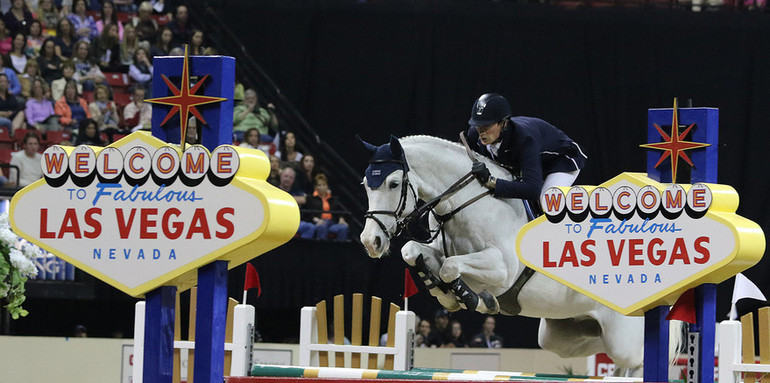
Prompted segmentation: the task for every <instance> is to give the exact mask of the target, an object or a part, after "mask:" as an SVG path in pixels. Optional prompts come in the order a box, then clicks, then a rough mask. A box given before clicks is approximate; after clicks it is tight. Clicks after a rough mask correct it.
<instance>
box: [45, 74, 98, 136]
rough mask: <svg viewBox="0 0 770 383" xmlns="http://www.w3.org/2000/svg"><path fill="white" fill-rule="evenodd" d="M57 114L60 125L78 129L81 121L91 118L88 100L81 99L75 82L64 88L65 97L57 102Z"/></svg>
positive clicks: (55, 108)
mask: <svg viewBox="0 0 770 383" xmlns="http://www.w3.org/2000/svg"><path fill="white" fill-rule="evenodd" d="M54 110H55V111H56V114H58V115H59V116H61V117H60V119H59V123H61V125H62V126H66V127H70V128H76V127H78V125H79V124H80V121H83V120H85V119H86V118H91V112H90V111H89V110H88V104H87V103H86V100H84V99H83V98H82V97H79V94H78V88H77V84H76V83H75V81H69V82H68V83H67V85H65V87H64V96H62V97H61V98H60V99H59V100H57V101H56V104H55V105H54Z"/></svg>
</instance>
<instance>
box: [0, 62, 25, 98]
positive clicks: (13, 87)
mask: <svg viewBox="0 0 770 383" xmlns="http://www.w3.org/2000/svg"><path fill="white" fill-rule="evenodd" d="M6 61H8V58H7V57H6V56H5V55H0V69H1V70H0V73H4V74H5V77H7V78H8V91H9V92H11V94H12V95H14V96H18V95H20V94H21V83H19V77H17V76H16V71H15V70H13V69H11V68H8V67H6V66H5V62H6Z"/></svg>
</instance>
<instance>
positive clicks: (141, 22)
mask: <svg viewBox="0 0 770 383" xmlns="http://www.w3.org/2000/svg"><path fill="white" fill-rule="evenodd" d="M151 16H152V3H151V2H149V1H143V2H142V3H141V4H139V12H138V13H137V17H134V19H133V20H132V23H133V24H134V27H136V36H137V38H139V40H140V41H147V42H149V43H150V44H152V43H154V42H155V35H156V34H157V33H158V23H157V22H156V21H155V19H153V18H152V17H151Z"/></svg>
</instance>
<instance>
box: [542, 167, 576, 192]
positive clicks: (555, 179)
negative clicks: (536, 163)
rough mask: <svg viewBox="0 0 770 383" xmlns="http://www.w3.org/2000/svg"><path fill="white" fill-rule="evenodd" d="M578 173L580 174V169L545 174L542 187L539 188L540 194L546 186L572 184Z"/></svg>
mask: <svg viewBox="0 0 770 383" xmlns="http://www.w3.org/2000/svg"><path fill="white" fill-rule="evenodd" d="M578 174H580V169H578V170H575V171H572V172H569V173H561V172H558V173H551V174H549V175H547V176H546V177H545V180H544V181H543V188H542V189H540V195H541V196H542V195H543V194H544V193H545V191H546V190H548V188H550V187H553V186H572V183H573V182H575V179H576V178H577V176H578Z"/></svg>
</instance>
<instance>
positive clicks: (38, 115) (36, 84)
mask: <svg viewBox="0 0 770 383" xmlns="http://www.w3.org/2000/svg"><path fill="white" fill-rule="evenodd" d="M47 88H48V85H47V84H46V83H45V81H43V79H41V78H36V79H34V80H32V96H31V97H30V98H29V100H27V104H26V108H25V109H24V114H25V116H26V117H27V125H28V126H30V127H34V128H35V129H37V130H39V131H41V132H47V131H50V130H56V131H58V130H61V126H60V125H59V118H58V117H57V116H56V113H55V112H54V110H53V104H52V103H51V100H50V99H48V89H47Z"/></svg>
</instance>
